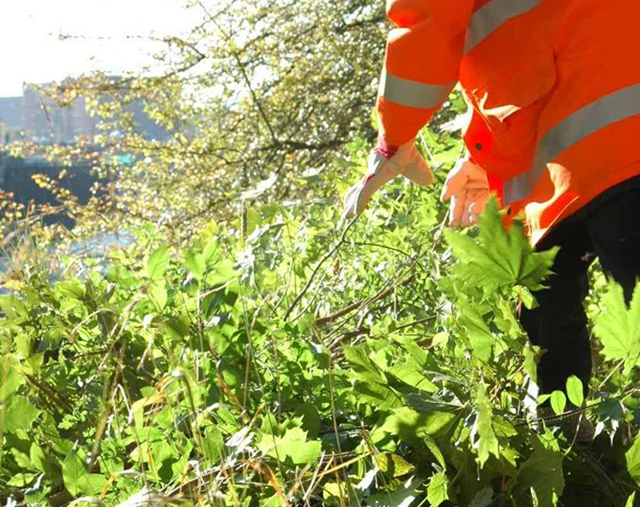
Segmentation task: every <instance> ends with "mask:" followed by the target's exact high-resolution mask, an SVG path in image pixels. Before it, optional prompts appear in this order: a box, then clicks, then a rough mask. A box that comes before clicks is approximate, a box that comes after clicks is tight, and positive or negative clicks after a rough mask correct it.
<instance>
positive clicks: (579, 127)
mask: <svg viewBox="0 0 640 507" xmlns="http://www.w3.org/2000/svg"><path fill="white" fill-rule="evenodd" d="M638 115H640V84H637V85H634V86H630V87H628V88H623V89H622V90H619V91H617V92H614V93H611V94H609V95H606V96H605V97H602V98H601V99H598V100H596V101H595V102H592V103H591V104H589V105H588V106H585V107H583V108H582V109H580V110H578V111H576V112H575V113H573V114H572V115H570V116H569V117H567V118H565V119H564V120H563V121H561V122H560V123H559V124H558V125H556V126H555V127H554V128H553V129H551V130H550V131H549V132H548V133H547V134H546V135H545V136H544V138H543V139H542V141H540V143H539V144H538V148H537V149H536V154H535V158H534V160H533V165H532V166H531V169H530V170H529V171H527V172H526V173H523V174H520V175H518V176H516V177H515V178H511V179H510V180H508V181H507V182H506V183H505V187H504V198H505V204H509V203H512V202H515V201H519V200H521V199H524V198H526V197H527V196H528V195H529V194H530V193H531V192H532V191H533V188H534V187H535V185H536V183H537V182H538V180H539V179H540V178H541V177H542V175H543V174H544V171H545V170H546V169H547V164H548V163H549V162H552V161H553V160H554V159H556V158H557V157H558V156H560V155H561V154H562V152H564V151H565V150H567V149H569V148H571V147H572V146H573V145H575V144H577V143H579V142H580V141H583V140H584V139H586V138H587V137H589V136H590V135H591V134H594V133H596V132H598V131H599V130H602V129H603V128H605V127H608V126H609V125H612V124H614V123H617V122H619V121H622V120H626V119H629V118H632V117H634V116H638Z"/></svg>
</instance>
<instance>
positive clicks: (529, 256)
mask: <svg viewBox="0 0 640 507" xmlns="http://www.w3.org/2000/svg"><path fill="white" fill-rule="evenodd" d="M479 224H480V234H479V235H478V238H477V239H476V240H474V239H472V238H471V237H469V236H468V235H467V234H466V233H464V232H459V231H456V230H447V231H445V237H446V239H447V242H448V243H449V245H450V246H451V248H452V249H453V253H454V255H455V256H456V257H457V259H458V263H457V265H456V267H455V269H454V275H455V276H456V278H457V279H458V280H459V281H460V282H462V283H465V284H470V285H471V286H473V287H480V288H482V290H483V291H484V292H485V294H489V293H491V292H493V291H495V290H497V289H499V288H500V287H505V286H514V285H522V286H524V287H526V288H528V289H529V290H531V291H536V290H540V289H542V288H543V281H544V279H545V278H546V277H547V276H548V275H550V274H551V266H552V264H553V260H554V258H555V255H556V253H557V249H551V250H548V251H545V252H539V253H537V252H534V251H533V249H532V247H531V246H530V244H529V241H528V239H527V238H526V236H525V234H524V232H523V228H522V224H520V223H515V224H514V225H513V226H512V227H511V230H510V231H509V232H507V231H506V230H505V228H504V226H503V225H502V218H501V216H500V211H499V208H498V202H497V201H496V199H491V200H490V201H489V202H488V203H487V206H486V207H485V211H484V213H482V214H481V215H480V218H479Z"/></svg>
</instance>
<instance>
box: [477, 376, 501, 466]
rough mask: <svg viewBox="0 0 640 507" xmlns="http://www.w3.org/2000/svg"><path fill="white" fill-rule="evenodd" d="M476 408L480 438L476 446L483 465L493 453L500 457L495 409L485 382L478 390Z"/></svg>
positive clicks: (478, 435)
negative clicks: (495, 427) (494, 423)
mask: <svg viewBox="0 0 640 507" xmlns="http://www.w3.org/2000/svg"><path fill="white" fill-rule="evenodd" d="M476 408H477V410H478V418H477V420H476V426H475V431H476V434H477V437H478V438H477V440H476V442H475V447H476V449H477V452H478V460H479V461H480V467H483V466H484V464H485V463H486V462H487V460H488V459H489V456H490V455H491V454H493V455H494V456H495V457H496V458H499V457H500V445H499V442H498V437H496V434H495V432H494V430H493V422H492V421H493V410H492V408H491V401H490V400H489V397H488V396H487V391H486V386H485V385H484V384H481V385H480V388H479V389H478V390H477V392H476Z"/></svg>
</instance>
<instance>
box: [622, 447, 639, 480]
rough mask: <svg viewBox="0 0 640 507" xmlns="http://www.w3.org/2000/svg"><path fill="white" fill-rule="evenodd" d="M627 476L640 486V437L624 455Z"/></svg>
mask: <svg viewBox="0 0 640 507" xmlns="http://www.w3.org/2000/svg"><path fill="white" fill-rule="evenodd" d="M625 457H626V459H627V470H628V471H629V475H630V476H631V477H633V479H634V480H635V481H636V482H637V483H638V485H640V435H639V436H637V437H636V440H635V442H634V443H633V445H632V446H631V448H630V449H629V450H628V451H627V453H626V454H625Z"/></svg>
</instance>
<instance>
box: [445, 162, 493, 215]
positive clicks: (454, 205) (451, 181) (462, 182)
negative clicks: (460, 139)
mask: <svg viewBox="0 0 640 507" xmlns="http://www.w3.org/2000/svg"><path fill="white" fill-rule="evenodd" d="M490 197H491V191H490V190H489V181H488V180H487V174H486V173H485V171H484V169H482V168H481V167H480V166H478V165H477V164H474V163H473V162H471V161H470V160H467V159H463V160H459V161H458V163H457V164H456V165H455V167H454V168H453V169H451V172H449V175H448V176H447V179H446V181H445V182H444V188H443V190H442V196H441V199H442V201H443V202H446V201H448V200H451V203H450V205H449V225H450V226H451V227H458V226H462V227H469V226H470V225H474V224H476V223H477V222H478V215H479V214H480V213H482V211H483V210H484V207H485V206H486V204H487V201H488V200H489V198H490Z"/></svg>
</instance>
